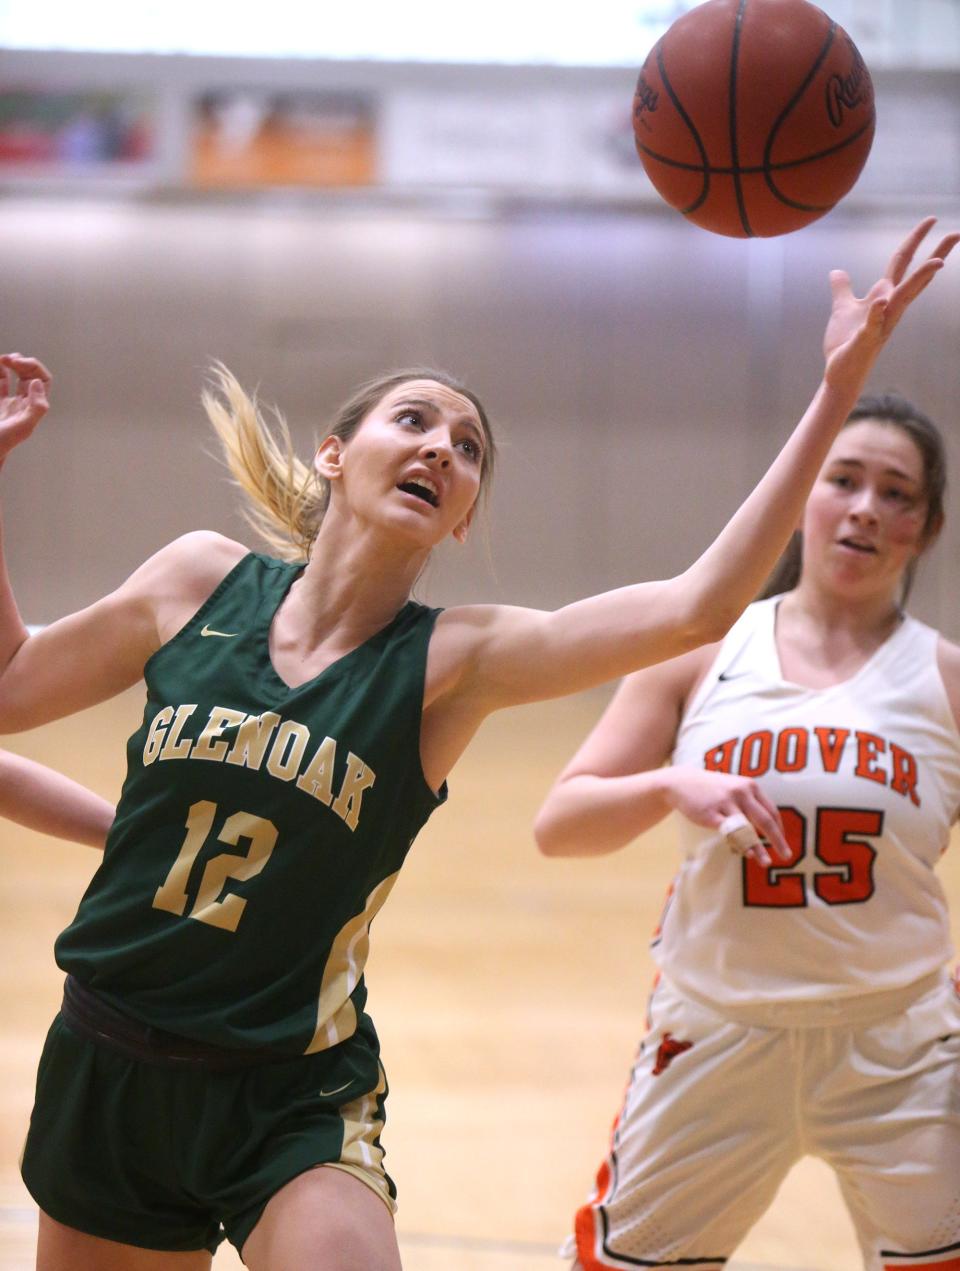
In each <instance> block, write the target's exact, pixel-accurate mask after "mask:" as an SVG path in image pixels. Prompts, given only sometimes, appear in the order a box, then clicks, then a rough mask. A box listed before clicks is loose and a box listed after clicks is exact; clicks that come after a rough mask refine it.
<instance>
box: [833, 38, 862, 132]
mask: <svg viewBox="0 0 960 1271" xmlns="http://www.w3.org/2000/svg"><path fill="white" fill-rule="evenodd" d="M845 38H846V41H847V47H848V48H849V50H850V53H851V55H852V57H853V70H852V71H851V72H850V74H849V75H834V76H833V77H832V79H831V80H830V81H829V82H828V84H827V115H828V117H829V119H830V122H831V123H832V124H833V126H834V128H839V127H840V125H841V124H842V123H843V112H844V111H845V110H856V108H857V107H858V106H862V105H863V104H864V102H868V101H869V100H870V96H871V92H872V88H871V82H870V72H869V71H868V70H867V64H866V62H865V61H864V60H863V58H862V57H861V56H860V50H859V49H858V48H857V46H856V45H855V44H854V42H853V40H851V39H850V37H849V35H846V33H845Z"/></svg>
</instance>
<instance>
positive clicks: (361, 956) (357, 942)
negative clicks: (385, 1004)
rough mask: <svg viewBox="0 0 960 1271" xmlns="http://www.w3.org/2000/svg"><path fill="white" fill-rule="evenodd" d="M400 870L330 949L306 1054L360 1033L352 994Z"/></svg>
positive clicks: (373, 894) (369, 899)
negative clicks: (376, 922)
mask: <svg viewBox="0 0 960 1271" xmlns="http://www.w3.org/2000/svg"><path fill="white" fill-rule="evenodd" d="M399 873H400V871H399V870H397V872H396V873H394V874H389V875H388V876H387V877H386V878H385V879H384V880H383V882H381V883H379V884H378V885H377V886H376V887H375V888H374V889H373V891H372V892H371V893H370V895H369V896H368V897H367V903H366V905H364V907H363V909H362V911H361V912H360V913H358V914H356V915H355V916H354V917H353V918H351V919H350V921H349V922H348V923H347V924H346V925H345V926H344V927H342V928H341V930H340V931H339V932H338V934H337V937H336V939H335V940H334V942H333V944H332V945H331V946H330V954H329V956H328V958H327V965H326V967H325V968H324V972H323V981H322V983H321V985H320V995H319V998H318V1000H317V1027H316V1029H315V1031H314V1034H313V1039H312V1040H311V1042H310V1045H309V1046H308V1047H307V1049H306V1051H305V1052H304V1053H305V1054H308V1055H310V1054H313V1053H314V1052H315V1051H318V1050H328V1049H329V1048H330V1047H331V1046H336V1045H337V1043H338V1042H342V1041H345V1040H346V1039H347V1038H348V1037H350V1036H352V1035H353V1033H354V1032H356V1028H357V1012H356V1009H355V1007H354V1005H353V1002H351V1001H350V994H351V993H352V992H353V991H354V989H355V988H356V987H357V985H358V984H359V983H360V977H361V975H363V968H364V967H365V966H366V963H367V957H368V955H369V953H370V924H371V923H372V922H373V920H374V918H375V917H376V916H377V914H378V913H379V912H380V910H381V908H382V907H383V904H384V902H385V901H386V899H387V897H388V896H389V895H390V892H391V890H392V888H393V885H394V883H395V882H396V881H397V878H398V877H399Z"/></svg>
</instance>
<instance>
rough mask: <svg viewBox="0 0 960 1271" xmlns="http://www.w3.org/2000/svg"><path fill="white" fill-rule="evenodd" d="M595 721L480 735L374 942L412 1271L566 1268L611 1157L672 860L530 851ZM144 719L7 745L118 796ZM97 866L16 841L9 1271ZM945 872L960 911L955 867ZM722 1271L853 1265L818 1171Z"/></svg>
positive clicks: (127, 711) (9, 973)
mask: <svg viewBox="0 0 960 1271" xmlns="http://www.w3.org/2000/svg"><path fill="white" fill-rule="evenodd" d="M604 700H605V697H604V696H603V695H602V694H592V695H588V696H585V697H582V698H578V699H571V700H567V701H561V702H553V703H547V704H545V705H542V706H537V707H528V708H525V709H523V710H516V711H510V712H507V713H505V714H503V715H500V716H498V717H495V718H494V719H492V720H491V721H489V723H488V724H487V725H486V727H485V728H484V730H483V731H482V732H481V734H480V736H479V737H478V738H477V740H476V741H475V742H474V745H473V748H472V750H470V751H469V752H468V754H467V756H466V757H465V758H464V760H463V761H462V762H461V764H460V765H459V767H458V768H457V770H456V771H455V772H454V775H453V778H452V780H451V783H450V784H451V798H450V801H449V803H448V804H447V805H446V807H444V808H443V809H441V810H440V812H438V813H437V814H436V815H435V816H434V818H433V820H432V821H431V823H430V825H429V826H428V828H427V830H426V831H425V833H424V834H423V835H422V836H421V838H420V840H419V841H418V842H417V844H416V845H415V847H414V849H413V851H412V853H411V856H410V860H409V862H408V865H407V868H406V870H405V872H404V875H403V876H402V877H401V880H400V882H399V884H398V885H397V887H396V889H395V891H394V893H393V896H392V897H391V899H390V901H389V902H388V904H387V906H386V908H385V910H384V912H383V913H382V914H381V915H380V917H379V918H378V919H377V922H376V924H375V932H374V940H373V954H372V956H371V960H370V964H369V967H368V975H367V979H368V983H369V987H370V1009H371V1012H372V1014H373V1016H374V1019H375V1020H376V1022H377V1026H378V1029H379V1031H380V1034H381V1039H382V1043H383V1052H384V1058H385V1063H386V1066H387V1073H388V1076H389V1079H390V1084H391V1095H390V1100H389V1104H388V1123H387V1130H386V1134H385V1145H386V1148H387V1165H388V1168H389V1170H390V1172H391V1173H392V1175H393V1177H394V1178H395V1180H396V1182H397V1185H398V1188H399V1193H400V1212H399V1216H398V1230H399V1235H400V1245H401V1249H402V1251H403V1259H404V1267H405V1271H562V1269H563V1268H564V1267H565V1266H566V1265H567V1264H566V1263H564V1262H561V1261H560V1260H559V1259H558V1258H557V1257H556V1254H555V1250H556V1248H557V1246H558V1245H559V1244H560V1242H561V1241H562V1239H563V1238H564V1236H565V1235H566V1232H567V1230H568V1224H569V1220H570V1216H571V1214H572V1211H573V1210H574V1208H575V1206H576V1205H577V1204H578V1203H579V1202H580V1200H581V1199H582V1198H583V1196H584V1195H585V1193H586V1191H587V1189H588V1187H589V1184H590V1182H591V1180H592V1176H593V1171H594V1169H595V1167H596V1166H597V1165H598V1164H599V1161H600V1159H601V1157H602V1155H603V1153H604V1151H605V1148H606V1143H607V1135H608V1129H609V1126H610V1123H611V1120H612V1118H613V1116H614V1114H615V1112H616V1110H617V1107H618V1104H619V1100H620V1097H621V1093H622V1090H623V1086H624V1082H625V1079H626V1075H627V1070H628V1067H629V1064H630V1061H631V1058H632V1056H633V1052H634V1050H635V1048H636V1044H637V1041H638V1038H639V1036H640V1033H641V1028H642V1019H643V1013H644V1003H645V996H646V992H647V987H648V985H649V982H650V979H651V975H652V966H651V963H650V959H649V956H648V953H647V937H648V934H649V932H650V930H651V929H652V927H653V925H654V923H655V920H656V917H657V914H658V911H659V907H660V903H661V900H662V897H663V895H664V892H665V890H666V887H667V883H668V881H669V879H670V877H671V874H672V872H673V869H674V866H675V861H676V849H675V846H674V843H673V836H672V830H671V829H670V827H669V826H666V827H661V828H660V829H659V830H657V831H655V832H654V833H652V834H651V835H649V836H648V837H647V838H646V839H644V840H642V841H641V842H639V843H637V844H634V845H633V846H632V847H631V848H630V849H629V850H628V851H625V852H621V853H619V854H617V855H615V856H611V857H608V858H606V859H600V860H593V861H549V860H545V859H542V858H540V857H539V856H538V854H537V852H536V849H535V847H534V845H533V841H532V838H531V834H530V825H531V822H532V819H533V816H534V813H535V811H536V809H537V806H538V805H539V802H540V799H541V798H542V796H543V794H544V792H545V791H546V789H547V787H548V785H549V783H550V781H551V780H552V778H553V776H554V775H555V773H556V772H557V771H558V770H559V768H560V767H561V766H562V765H563V763H564V762H565V761H566V759H567V758H568V756H569V754H570V753H571V751H572V750H573V748H574V747H575V746H576V745H577V743H578V742H579V741H580V739H581V738H582V737H583V735H584V733H585V732H586V730H587V729H588V728H589V726H590V725H591V724H592V722H593V721H594V720H595V718H596V717H597V715H598V714H599V711H600V710H601V709H602V706H603V703H604ZM140 710H141V698H140V694H139V692H134V693H131V694H129V695H127V696H126V697H124V698H121V699H118V700H117V701H115V702H112V703H108V704H107V705H105V706H102V707H99V708H97V709H96V710H94V711H91V712H88V713H87V714H86V715H83V716H78V717H75V718H73V719H71V720H65V721H62V722H60V723H58V724H55V725H51V726H49V727H47V728H44V729H41V730H38V731H37V732H35V733H31V734H28V735H25V736H22V737H15V738H8V739H6V740H5V741H4V743H3V744H5V745H7V746H8V747H9V748H11V749H15V750H18V751H20V752H21V753H23V754H28V755H31V756H32V757H34V758H37V759H40V760H43V761H44V762H47V763H50V764H52V765H54V766H57V767H60V768H62V769H63V770H65V771H66V772H68V773H70V774H71V775H72V776H75V777H77V778H78V779H80V780H82V781H85V782H86V783H87V784H88V785H91V786H93V787H94V788H95V789H98V790H100V791H101V792H102V793H103V794H105V795H107V796H108V797H110V798H115V797H116V795H117V793H118V791H119V786H120V781H121V777H122V771H121V763H122V754H123V741H124V740H125V738H126V736H127V735H128V733H129V732H130V731H131V730H132V729H133V727H135V726H136V724H137V722H138V718H139V714H140ZM96 860H97V856H96V853H94V852H92V851H90V850H89V849H87V848H82V847H74V846H72V845H69V844H60V843H56V842H53V841H51V840H46V839H43V838H41V837H39V836H38V835H34V834H31V833H29V832H27V831H23V830H20V829H19V828H18V827H15V826H10V825H6V824H4V825H3V826H2V834H0V890H2V913H3V921H2V924H0V928H2V929H0V993H2V1004H3V1014H2V1018H3V1031H2V1040H0V1271H28V1269H29V1268H32V1266H33V1244H34V1237H35V1230H36V1211H35V1208H34V1206H33V1204H32V1202H31V1200H30V1198H29V1196H28V1194H27V1192H26V1190H25V1189H24V1187H23V1185H22V1183H21V1182H20V1178H19V1174H18V1171H17V1159H18V1156H19V1151H20V1145H21V1142H22V1139H23V1134H24V1130H25V1127H26V1123H27V1119H28V1116H29V1111H30V1105H31V1097H32V1083H33V1074H34V1069H35V1066H36V1061H37V1057H38V1055H39V1052H40V1048H41V1044H42V1041H43V1036H44V1033H45V1031H46V1028H47V1025H48V1023H49V1020H50V1018H51V1017H52V1015H53V1014H54V1012H55V1010H56V1008H57V1005H58V1002H59V995H60V988H61V983H62V977H61V975H60V973H59V971H58V970H57V968H56V966H55V964H54V962H53V957H52V951H51V950H52V944H53V940H54V937H55V935H56V934H57V932H58V931H60V930H61V929H62V927H64V926H65V925H66V923H67V922H68V921H69V920H70V918H71V917H72V914H73V912H74V909H75V907H76V904H77V901H78V899H79V897H80V895H81V892H82V890H83V888H84V886H85V883H86V881H87V879H88V878H89V876H90V874H91V873H92V872H93V869H94V867H95V863H96ZM942 868H943V869H944V875H945V881H946V885H947V889H948V893H949V894H950V895H951V897H952V898H953V899H954V901H956V899H957V897H958V896H960V863H958V860H957V852H956V849H954V851H952V852H951V853H948V854H947V857H946V858H945V860H944V862H943V867H942ZM813 1215H816V1221H815V1222H812V1221H811V1217H812V1216H813ZM240 1265H241V1264H240V1261H239V1259H238V1258H237V1257H236V1255H235V1254H234V1252H233V1251H232V1250H231V1249H229V1248H223V1249H222V1250H221V1252H220V1253H218V1254H217V1256H216V1258H215V1259H214V1269H215V1271H236V1269H237V1268H239V1267H240ZM731 1267H732V1268H733V1269H734V1271H745V1269H746V1268H759V1267H763V1268H770V1269H775V1271H795V1269H796V1271H856V1269H857V1268H859V1267H860V1260H859V1257H858V1254H857V1250H856V1245H855V1242H854V1238H853V1233H852V1230H851V1228H850V1224H849V1221H848V1219H847V1217H846V1214H845V1213H844V1211H843V1208H842V1205H841V1202H840V1198H839V1193H838V1191H837V1188H836V1186H835V1184H834V1182H833V1179H832V1176H831V1175H830V1174H829V1171H827V1170H826V1168H825V1167H823V1166H822V1165H821V1164H820V1163H819V1162H815V1161H805V1162H802V1163H801V1164H800V1165H799V1166H798V1167H797V1168H796V1169H795V1170H794V1172H793V1173H792V1174H791V1176H790V1177H789V1178H788V1179H787V1181H786V1183H785V1184H784V1186H783V1188H782V1189H781V1192H780V1195H779V1196H778V1198H777V1200H776V1202H775V1204H774V1206H773V1207H772V1209H771V1210H770V1211H769V1212H768V1213H767V1215H766V1217H765V1218H764V1219H763V1221H762V1222H761V1223H760V1224H759V1225H758V1226H757V1227H756V1228H755V1230H754V1231H753V1233H752V1234H751V1235H750V1237H749V1238H748V1240H747V1241H746V1242H745V1244H744V1245H743V1246H742V1248H741V1249H740V1250H739V1252H738V1254H737V1257H736V1259H735V1260H734V1262H733V1263H732V1264H731Z"/></svg>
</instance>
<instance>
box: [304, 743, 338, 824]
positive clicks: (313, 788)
mask: <svg viewBox="0 0 960 1271" xmlns="http://www.w3.org/2000/svg"><path fill="white" fill-rule="evenodd" d="M336 757H337V743H336V742H335V741H334V739H333V738H332V737H324V739H323V741H322V742H321V743H320V745H319V747H318V748H317V753H316V754H315V755H314V756H313V758H312V759H311V760H310V763H309V764H308V765H307V767H306V768H304V770H303V772H302V773H301V774H300V776H299V777H298V778H297V789H298V790H305V791H306V792H307V794H312V795H313V797H314V798H315V799H319V800H320V802H321V803H325V804H326V805H327V807H329V806H330V803H331V802H332V800H333V765H334V762H335V760H336Z"/></svg>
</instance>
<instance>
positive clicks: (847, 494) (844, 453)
mask: <svg viewBox="0 0 960 1271" xmlns="http://www.w3.org/2000/svg"><path fill="white" fill-rule="evenodd" d="M926 515H927V498H926V493H925V486H924V470H923V457H922V455H921V454H920V451H919V450H918V448H917V446H916V444H915V443H914V441H913V440H912V438H911V437H910V436H909V435H908V434H907V433H906V432H904V431H903V429H902V428H898V427H897V426H896V425H895V424H894V425H891V424H887V423H883V422H880V421H879V420H873V419H864V420H860V421H858V422H857V423H855V424H850V425H849V426H848V427H847V428H844V429H843V430H842V432H841V433H840V435H839V437H838V438H837V440H836V441H835V442H834V443H833V446H832V448H831V450H830V454H829V455H828V456H827V461H826V463H825V464H824V465H823V468H822V469H821V471H820V475H819V476H818V478H817V481H816V484H815V485H814V487H813V490H812V492H811V494H810V497H809V499H808V500H807V506H806V511H805V513H804V519H803V544H804V546H803V561H804V573H805V574H806V573H807V572H808V570H813V571H815V573H816V575H817V577H819V578H821V579H822V580H823V581H824V582H826V583H828V585H830V586H831V587H832V588H835V589H839V590H843V591H849V592H851V593H852V594H855V595H858V596H860V595H867V594H874V593H876V594H878V595H879V594H881V593H882V592H884V591H889V592H890V593H891V594H892V595H895V594H897V592H898V590H899V587H900V584H901V582H902V579H903V574H904V571H905V570H906V568H907V566H908V565H909V564H910V563H911V561H913V560H914V559H915V558H916V557H917V556H919V555H920V553H921V552H922V551H923V549H924V547H925V546H926V541H925V537H924V525H925V522H926Z"/></svg>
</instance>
